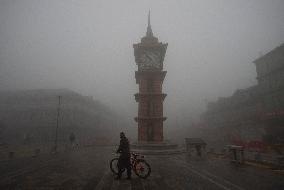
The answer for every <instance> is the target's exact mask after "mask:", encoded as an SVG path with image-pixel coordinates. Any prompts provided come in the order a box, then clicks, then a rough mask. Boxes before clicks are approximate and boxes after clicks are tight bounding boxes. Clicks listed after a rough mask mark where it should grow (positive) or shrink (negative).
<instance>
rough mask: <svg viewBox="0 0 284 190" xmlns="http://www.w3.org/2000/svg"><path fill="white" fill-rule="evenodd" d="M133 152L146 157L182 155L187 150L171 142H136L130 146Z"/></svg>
mask: <svg viewBox="0 0 284 190" xmlns="http://www.w3.org/2000/svg"><path fill="white" fill-rule="evenodd" d="M130 146H131V151H132V152H138V153H141V154H145V155H169V154H182V153H185V152H186V151H185V149H182V148H180V147H179V146H178V145H177V144H174V143H170V142H166V141H164V142H159V143H157V142H136V143H133V144H131V145H130Z"/></svg>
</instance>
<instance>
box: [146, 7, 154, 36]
mask: <svg viewBox="0 0 284 190" xmlns="http://www.w3.org/2000/svg"><path fill="white" fill-rule="evenodd" d="M150 14H151V12H150V10H149V12H148V26H147V33H146V36H148V37H153V32H152V28H151V20H150V19H151V18H150V16H151V15H150Z"/></svg>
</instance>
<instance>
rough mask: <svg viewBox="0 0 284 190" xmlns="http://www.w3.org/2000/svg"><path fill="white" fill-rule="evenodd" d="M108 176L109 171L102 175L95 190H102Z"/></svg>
mask: <svg viewBox="0 0 284 190" xmlns="http://www.w3.org/2000/svg"><path fill="white" fill-rule="evenodd" d="M109 176H110V172H109V171H106V172H105V173H104V175H103V177H102V178H101V180H100V182H99V183H98V184H97V186H96V187H95V190H102V189H103V187H104V185H105V183H106V181H107V178H108V177H109Z"/></svg>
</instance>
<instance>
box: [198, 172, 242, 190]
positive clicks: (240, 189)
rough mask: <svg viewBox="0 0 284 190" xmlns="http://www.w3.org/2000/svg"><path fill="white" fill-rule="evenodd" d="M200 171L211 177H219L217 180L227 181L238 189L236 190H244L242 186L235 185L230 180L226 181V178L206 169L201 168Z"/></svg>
mask: <svg viewBox="0 0 284 190" xmlns="http://www.w3.org/2000/svg"><path fill="white" fill-rule="evenodd" d="M202 172H203V173H206V174H207V175H209V176H211V177H215V178H217V179H219V180H221V181H223V182H225V183H227V184H229V185H231V186H233V187H235V188H236V189H238V190H245V189H244V188H242V187H240V186H238V185H236V184H233V183H231V182H230V181H228V180H226V179H224V178H222V177H219V176H216V175H213V174H212V173H210V172H208V171H207V170H202Z"/></svg>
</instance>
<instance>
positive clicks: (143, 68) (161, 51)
mask: <svg viewBox="0 0 284 190" xmlns="http://www.w3.org/2000/svg"><path fill="white" fill-rule="evenodd" d="M167 46H168V44H167V43H161V42H159V41H158V38H156V37H155V36H154V35H153V32H152V28H151V23H150V12H149V14H148V27H147V32H146V36H144V37H143V38H142V39H141V42H140V43H138V44H134V45H133V48H134V56H135V62H136V64H137V66H138V70H137V71H136V72H135V78H136V84H138V85H139V93H137V94H135V100H136V101H137V102H138V116H137V117H135V121H136V122H137V123H138V142H139V143H159V142H163V140H164V137H163V121H165V120H166V117H164V115H163V101H164V99H165V97H166V94H164V93H162V84H163V80H164V78H165V76H166V71H164V70H163V62H164V57H165V54H166V50H167Z"/></svg>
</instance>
